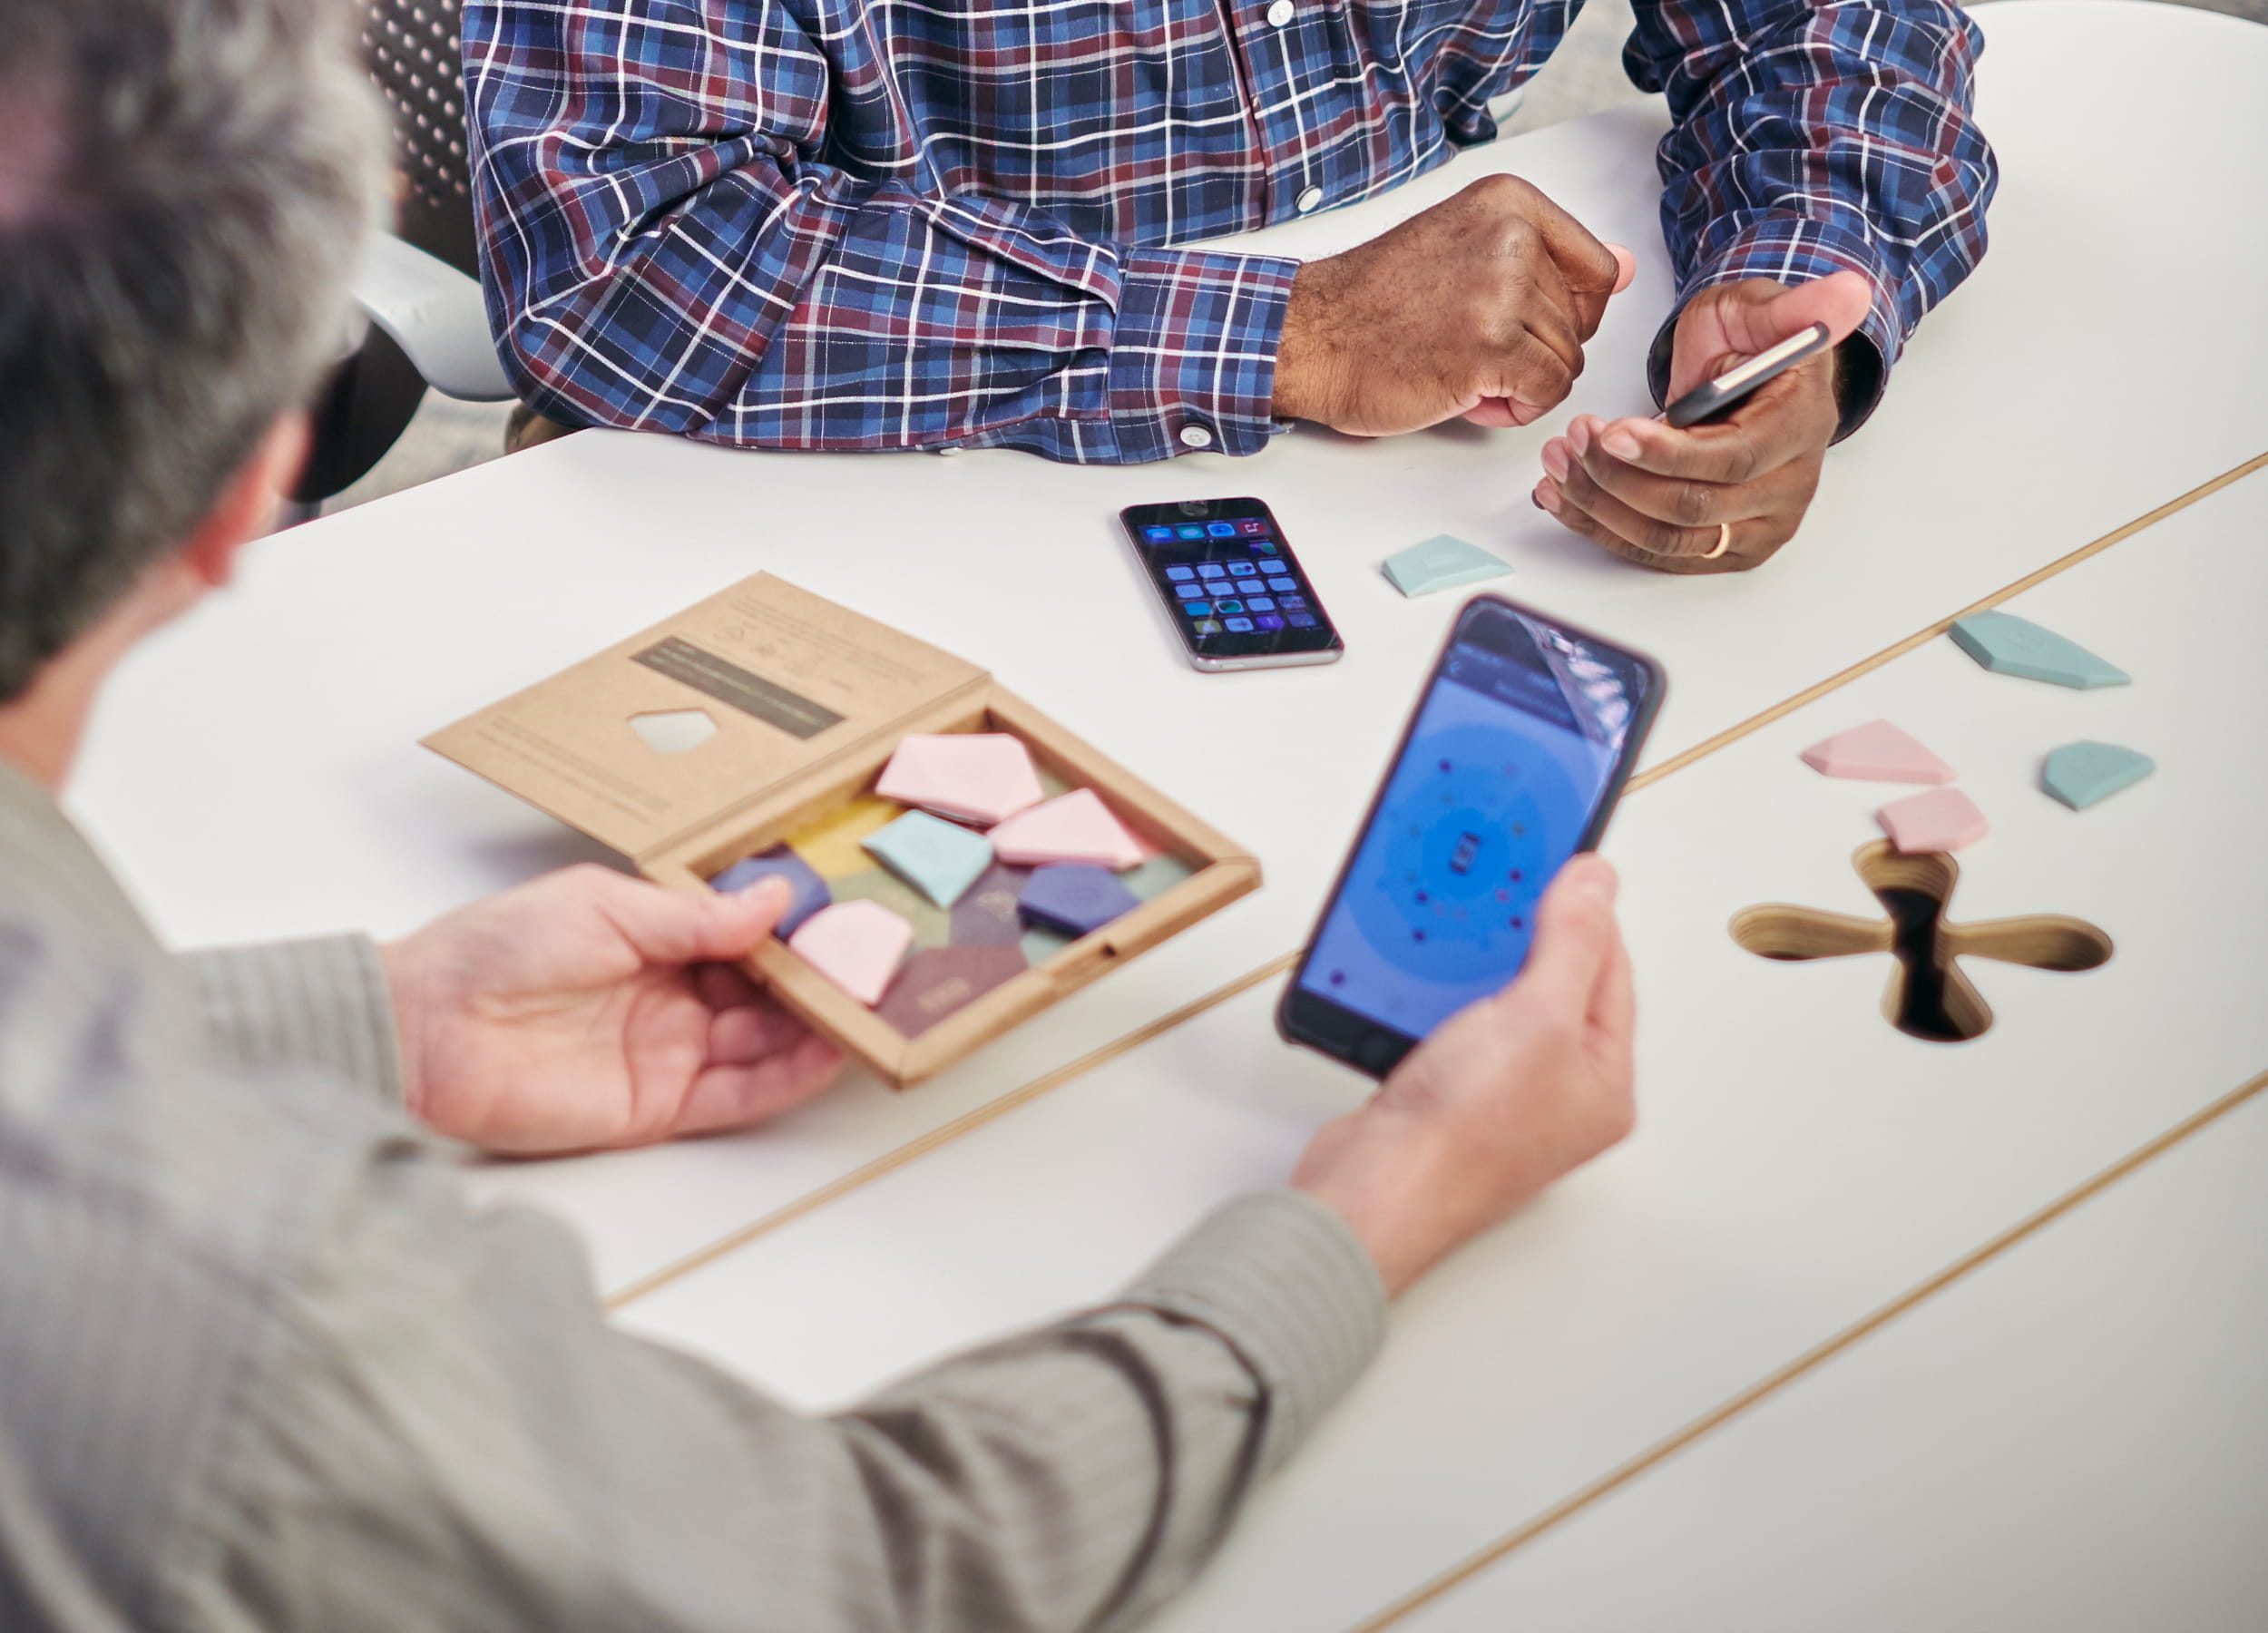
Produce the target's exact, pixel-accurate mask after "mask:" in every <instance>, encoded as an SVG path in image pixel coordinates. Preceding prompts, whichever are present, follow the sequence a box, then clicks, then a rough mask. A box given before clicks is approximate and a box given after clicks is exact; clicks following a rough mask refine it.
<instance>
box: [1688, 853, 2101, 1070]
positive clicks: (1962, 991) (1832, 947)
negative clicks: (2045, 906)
mask: <svg viewBox="0 0 2268 1633" xmlns="http://www.w3.org/2000/svg"><path fill="white" fill-rule="evenodd" d="M1851 865H1852V866H1853V867H1854V868H1855V869H1857V870H1858V875H1859V877H1860V878H1861V879H1862V880H1864V881H1865V883H1866V886H1867V888H1868V889H1869V890H1872V892H1873V893H1874V895H1875V899H1876V900H1878V901H1880V902H1881V903H1882V909H1883V911H1884V912H1885V913H1886V914H1888V915H1889V916H1888V917H1886V918H1879V919H1863V918H1854V917H1853V916H1852V915H1851V914H1846V913H1829V912H1827V911H1825V910H1824V909H1823V908H1818V907H1794V906H1790V905H1787V904H1785V903H1783V902H1771V903H1766V904H1765V905H1761V906H1756V907H1748V908H1744V909H1743V910H1742V911H1741V912H1739V913H1736V914H1734V915H1733V922H1732V924H1731V926H1730V928H1731V930H1732V933H1733V939H1734V940H1735V941H1736V942H1738V943H1739V944H1741V945H1742V946H1744V947H1745V948H1747V949H1748V951H1749V952H1751V953H1756V954H1757V955H1759V956H1760V957H1764V958H1776V959H1791V960H1806V959H1813V958H1847V957H1850V956H1852V955H1853V954H1855V953H1892V954H1893V955H1894V956H1895V957H1896V959H1897V961H1898V963H1897V967H1896V968H1895V969H1894V970H1892V973H1891V977H1890V985H1889V986H1888V988H1887V989H1885V990H1884V992H1883V993H1882V1015H1883V1018H1884V1019H1886V1020H1887V1021H1889V1022H1890V1023H1891V1024H1892V1026H1895V1027H1896V1028H1897V1029H1898V1030H1899V1031H1900V1032H1904V1033H1905V1034H1907V1036H1909V1037H1914V1038H1921V1039H1925V1040H1927V1041H1930V1042H1932V1043H1963V1042H1967V1041H1969V1040H1970V1039H1971V1038H1978V1037H1982V1036H1983V1035H1984V1033H1985V1032H1987V1031H1988V1030H1989V1028H1990V1027H1991V1025H1992V1007H1991V1005H1989V1004H1988V1003H1987V1002H1985V1001H1984V995H1983V994H1982V993H1979V992H1978V991H1977V989H1976V987H1975V985H1974V984H1972V983H1970V979H1969V977H1968V975H1967V974H1966V973H1964V972H1963V971H1962V969H1961V967H1960V962H1959V961H1960V959H1961V958H1962V957H1963V956H1971V957H1976V958H1991V959H1998V960H1999V962H2001V963H2019V964H2027V965H2029V966H2030V967H2031V968H2033V969H2035V970H2091V969H2094V968H2095V967H2096V966H2097V965H2098V964H2100V963H2104V962H2106V961H2107V959H2108V958H2109V957H2110V955H2111V951H2112V948H2111V941H2110V937H2109V936H2107V935H2106V934H2103V932H2102V931H2100V930H2098V929H2097V928H2096V927H2095V926H2094V925H2093V924H2088V923H2087V921H2086V920H2085V919H2076V918H2068V917H2066V916H2064V915H2063V914H2029V915H2027V916H2025V917H2022V918H2004V919H1986V920H1981V921H1980V922H1979V923H1976V924H1955V923H1953V922H1952V920H1950V919H1949V918H1948V917H1946V910H1947V908H1948V907H1949V906H1950V904H1951V902H1952V897H1953V886H1954V885H1955V883H1956V882H1958V881H1959V879H1960V864H1958V863H1956V862H1955V861H1954V860H1953V859H1952V858H1951V857H1950V856H1941V855H1924V856H1902V855H1901V854H1900V853H1899V852H1897V851H1896V850H1894V849H1892V847H1891V846H1890V845H1889V843H1888V842H1887V841H1884V840H1877V841H1876V842H1874V843H1873V844H1872V845H1868V846H1862V847H1860V849H1859V850H1858V852H1857V853H1856V854H1855V855H1853V856H1852V858H1851Z"/></svg>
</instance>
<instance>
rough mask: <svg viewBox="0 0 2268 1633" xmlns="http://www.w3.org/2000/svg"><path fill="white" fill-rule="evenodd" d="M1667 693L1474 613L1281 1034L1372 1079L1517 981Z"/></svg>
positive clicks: (1345, 878)
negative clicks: (1572, 861) (1558, 890)
mask: <svg viewBox="0 0 2268 1633" xmlns="http://www.w3.org/2000/svg"><path fill="white" fill-rule="evenodd" d="M1665 685H1666V681H1665V679H1664V677H1663V674H1662V670H1661V666H1660V665H1659V664H1657V663H1656V662H1655V661H1654V660H1652V659H1651V658H1648V657H1647V656H1646V655H1645V654H1644V653H1643V652H1637V651H1633V650H1630V649H1629V648H1628V647H1624V646H1618V645H1616V644H1615V643H1614V642H1612V641H1609V640H1602V639H1601V638H1599V637H1598V636H1596V635H1593V634H1590V633H1589V632H1587V631H1582V630H1579V629H1576V628H1575V627H1574V626H1572V625H1570V624H1567V623H1563V622H1561V621H1559V620H1557V619H1553V618H1549V617H1547V616H1546V615H1545V614H1543V613H1541V612H1538V611H1535V610H1533V609H1532V608H1529V607H1523V606H1520V604H1518V603H1517V602H1514V601H1507V600H1505V599H1504V598H1502V597H1501V596H1494V595H1482V596H1476V597H1475V598H1474V599H1473V600H1472V601H1469V602H1467V603H1466V604H1465V606H1464V608H1463V610H1462V611H1461V612H1459V614H1458V616H1457V621H1456V624H1455V626H1454V627H1453V628H1452V631H1450V636H1449V641H1448V644H1447V645H1446V646H1444V647H1443V648H1442V653H1441V656H1440V658H1439V659H1438V660H1436V661H1435V663H1434V665H1433V672H1432V677H1431V679H1429V680H1427V682H1426V685H1425V690H1424V693H1423V695H1422V696H1421V697H1420V698H1419V699H1418V705H1417V709H1416V710H1415V712H1414V713H1413V714H1412V716H1411V718H1410V723H1409V725H1408V726H1407V727H1406V728H1404V729H1403V734H1402V743H1401V746H1400V748H1397V749H1396V750H1395V752H1394V757H1393V763H1392V765H1391V766H1390V767H1389V768H1388V770H1387V772H1386V777H1385V780H1384V781H1383V783H1382V784H1381V785H1380V787H1379V790H1378V794H1377V797H1375V798H1374V800H1373V801H1372V804H1371V808H1370V814H1369V816H1368V817H1365V818H1364V821H1363V826H1362V831H1361V834H1360V836H1358V837H1357V838H1356V840H1355V842H1354V849H1353V850H1352V852H1350V853H1349V855H1348V856H1347V859H1346V865H1345V866H1344V867H1343V868H1342V869H1341V870H1340V873H1339V878H1338V883H1337V884H1336V885H1334V886H1332V890H1331V895H1330V898H1329V900H1328V901H1327V902H1326V903H1325V906H1324V910H1323V916H1322V917H1321V918H1320V919H1319V920H1317V922H1316V924H1315V934H1313V935H1312V936H1310V937H1309V938H1308V943H1307V950H1306V952H1305V954H1304V955H1303V956H1302V958H1301V959H1300V963H1299V968H1298V970H1297V971H1296V972H1295V973H1294V974H1293V976H1292V979H1291V983H1290V984H1289V985H1288V986H1286V988H1285V991H1284V997H1283V1000H1282V1002H1280V1003H1279V1004H1278V1005H1277V1007H1276V1028H1277V1030H1278V1031H1279V1032H1282V1034H1283V1035H1284V1037H1285V1038H1286V1040H1288V1041H1291V1042H1294V1043H1301V1044H1305V1045H1306V1046H1307V1047H1308V1048H1311V1049H1315V1050H1320V1051H1322V1052H1324V1053H1325V1054H1327V1055H1331V1056H1333V1057H1334V1058H1335V1059H1338V1060H1341V1061H1345V1062H1347V1063H1348V1064H1349V1065H1351V1066H1354V1068H1356V1069H1357V1070H1358V1071H1364V1072H1367V1073H1369V1074H1370V1075H1371V1076H1373V1077H1383V1076H1385V1075H1386V1073H1388V1072H1389V1071H1393V1069H1394V1067H1395V1065H1396V1064H1397V1063H1399V1062H1400V1061H1401V1059H1402V1057H1403V1055H1405V1054H1407V1053H1409V1051H1411V1049H1413V1047H1415V1045H1416V1044H1417V1042H1418V1041H1419V1040H1420V1039H1422V1038H1423V1037H1424V1036H1425V1035H1426V1034H1427V1033H1428V1032H1432V1030H1433V1028H1435V1027H1436V1026H1438V1025H1440V1024H1441V1023H1442V1022H1443V1021H1445V1020H1447V1019H1448V1018H1449V1017H1450V1016H1451V1015H1452V1014H1454V1013H1456V1012H1457V1011H1459V1010H1461V1009H1462V1008H1463V1007H1464V1006H1465V1005H1466V1004H1468V1003H1471V1002H1472V1001H1473V1000H1475V999H1477V998H1483V997H1486V996H1488V995H1489V994H1490V993H1494V992H1496V991H1497V990H1498V989H1499V988H1501V987H1502V986H1503V985H1504V983H1506V982H1508V981H1510V979H1511V978H1512V977H1513V976H1514V975H1515V974H1517V973H1519V972H1520V963H1521V962H1522V961H1523V960H1525V959H1526V957H1527V956H1528V947H1529V943H1530V940H1531V938H1532V936H1533V934H1534V928H1535V913H1536V903H1537V901H1538V899H1539V898H1540V897H1541V895H1543V891H1544V887H1545V886H1546V885H1549V883H1550V882H1551V880H1552V877H1553V875H1556V874H1558V872H1559V869H1560V868H1561V867H1563V866H1565V865H1566V864H1567V862H1568V859H1569V857H1571V856H1574V855H1575V854H1576V853H1577V852H1578V851H1584V850H1589V849H1591V848H1592V847H1593V846H1596V845H1597V844H1598V836H1599V835H1600V834H1601V833H1603V832H1604V831H1605V830H1606V826H1607V818H1608V816H1609V815H1610V814H1611V813H1612V812H1613V810H1614V807H1615V802H1616V801H1617V800H1618V799H1619V798H1620V797H1621V796H1622V788H1623V785H1624V784H1625V783H1626V782H1628V780H1629V776H1630V768H1631V766H1632V765H1633V764H1634V763H1635V762H1636V761H1637V755H1638V750H1639V748H1641V747H1642V746H1643V745H1644V743H1645V741H1646V734H1647V731H1648V730H1649V729H1651V728H1652V727H1653V724H1654V717H1655V714H1656V712H1657V710H1658V709H1660V708H1661V701H1662V693H1663V690H1664V688H1665Z"/></svg>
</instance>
